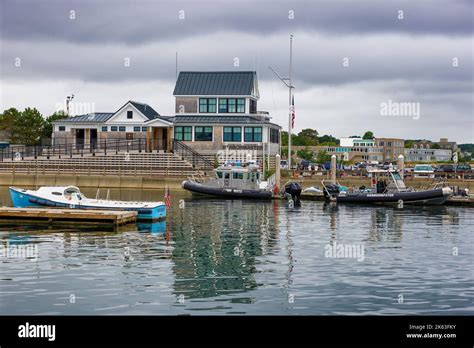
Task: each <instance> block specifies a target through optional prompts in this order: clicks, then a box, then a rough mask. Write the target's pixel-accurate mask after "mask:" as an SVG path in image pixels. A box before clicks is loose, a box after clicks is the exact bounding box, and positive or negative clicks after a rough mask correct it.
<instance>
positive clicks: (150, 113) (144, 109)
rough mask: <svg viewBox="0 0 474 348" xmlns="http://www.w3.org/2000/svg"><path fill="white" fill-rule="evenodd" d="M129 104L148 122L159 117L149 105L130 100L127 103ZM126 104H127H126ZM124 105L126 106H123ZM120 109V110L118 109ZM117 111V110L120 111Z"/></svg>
mask: <svg viewBox="0 0 474 348" xmlns="http://www.w3.org/2000/svg"><path fill="white" fill-rule="evenodd" d="M129 102H130V104H132V105H133V106H134V107H136V108H137V109H138V110H140V112H141V113H142V114H143V115H145V117H146V118H148V119H149V120H152V119H154V118H156V117H157V116H160V114H159V113H158V112H156V111H155V109H153V108H152V107H151V106H150V105H148V104H145V103H139V102H136V101H133V100H130V101H129ZM127 104H128V102H127ZM125 105H126V104H125ZM120 109H121V108H120ZM120 109H119V110H120Z"/></svg>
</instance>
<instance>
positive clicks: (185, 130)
mask: <svg viewBox="0 0 474 348" xmlns="http://www.w3.org/2000/svg"><path fill="white" fill-rule="evenodd" d="M174 138H175V139H176V140H184V141H191V140H193V127H191V126H185V127H174Z"/></svg>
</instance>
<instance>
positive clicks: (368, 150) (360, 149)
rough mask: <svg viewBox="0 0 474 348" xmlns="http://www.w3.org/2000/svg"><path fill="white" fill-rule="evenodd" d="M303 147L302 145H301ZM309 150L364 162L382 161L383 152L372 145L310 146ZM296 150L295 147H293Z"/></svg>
mask: <svg viewBox="0 0 474 348" xmlns="http://www.w3.org/2000/svg"><path fill="white" fill-rule="evenodd" d="M302 148H304V146H302ZM309 149H310V150H312V151H313V153H314V154H315V155H317V154H318V153H319V152H320V151H326V152H327V154H328V155H331V156H332V155H336V158H337V160H338V161H340V160H344V161H348V162H353V163H355V162H365V161H369V162H370V161H378V162H380V161H382V158H383V152H382V149H381V148H377V147H373V146H310V147H309ZM295 151H297V148H295Z"/></svg>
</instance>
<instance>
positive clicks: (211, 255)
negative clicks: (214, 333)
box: [172, 199, 278, 298]
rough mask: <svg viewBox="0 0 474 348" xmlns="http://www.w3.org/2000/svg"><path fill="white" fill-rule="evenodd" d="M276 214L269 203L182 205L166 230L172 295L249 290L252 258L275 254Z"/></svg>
mask: <svg viewBox="0 0 474 348" xmlns="http://www.w3.org/2000/svg"><path fill="white" fill-rule="evenodd" d="M203 202H205V204H203ZM209 205H212V206H213V214H209ZM277 211H278V207H276V206H275V205H274V203H271V202H261V201H258V202H251V201H242V200H209V199H206V200H186V201H185V209H183V210H181V211H180V212H179V216H178V218H177V219H174V221H173V223H174V224H173V226H172V230H173V234H174V236H173V240H174V242H175V243H174V250H173V273H174V274H175V279H176V280H175V283H174V293H175V294H176V295H181V294H182V295H185V297H190V298H197V297H213V296H218V295H220V294H224V293H232V292H246V291H249V290H252V289H255V288H256V287H257V283H256V280H255V277H254V274H255V272H256V267H255V264H256V258H257V257H259V256H262V255H265V254H272V253H274V252H275V251H276V250H277V245H278V240H277V238H278V231H277V226H278V221H277V217H278V213H277Z"/></svg>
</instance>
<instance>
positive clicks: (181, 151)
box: [172, 139, 214, 169]
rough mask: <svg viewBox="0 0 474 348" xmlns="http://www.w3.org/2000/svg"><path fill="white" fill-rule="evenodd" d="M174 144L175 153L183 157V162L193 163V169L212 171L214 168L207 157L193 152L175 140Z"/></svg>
mask: <svg viewBox="0 0 474 348" xmlns="http://www.w3.org/2000/svg"><path fill="white" fill-rule="evenodd" d="M172 144H173V145H172V149H173V152H174V153H175V154H177V155H179V156H181V158H182V159H183V160H186V161H188V162H189V163H191V165H192V166H193V168H200V169H212V168H213V167H214V166H213V164H212V162H211V161H210V160H209V159H207V158H206V157H205V156H203V155H201V154H200V153H198V152H197V151H195V150H193V149H192V148H191V147H189V146H188V145H186V144H185V143H183V142H181V141H179V140H176V139H173V141H172Z"/></svg>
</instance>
